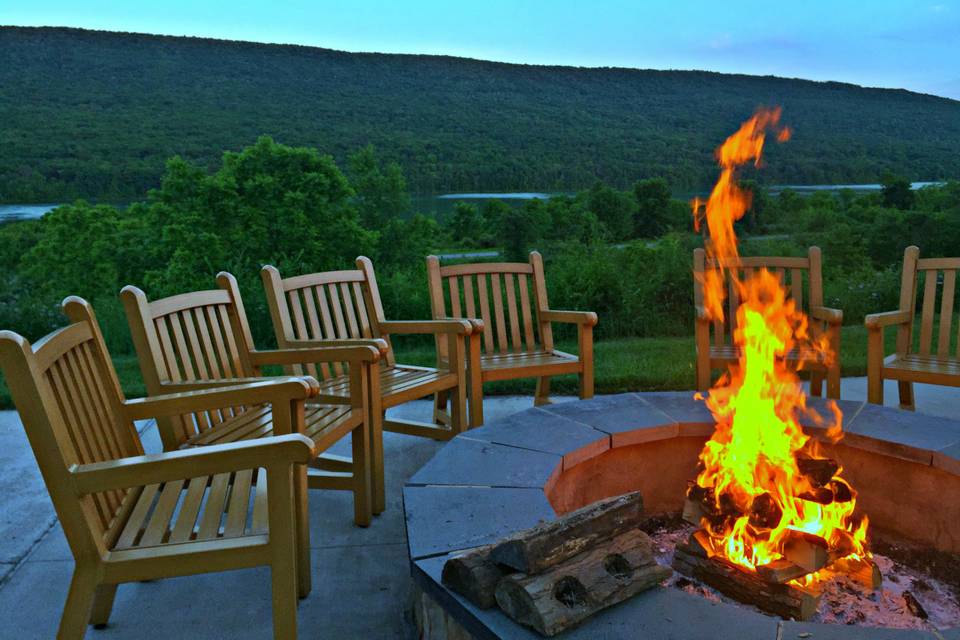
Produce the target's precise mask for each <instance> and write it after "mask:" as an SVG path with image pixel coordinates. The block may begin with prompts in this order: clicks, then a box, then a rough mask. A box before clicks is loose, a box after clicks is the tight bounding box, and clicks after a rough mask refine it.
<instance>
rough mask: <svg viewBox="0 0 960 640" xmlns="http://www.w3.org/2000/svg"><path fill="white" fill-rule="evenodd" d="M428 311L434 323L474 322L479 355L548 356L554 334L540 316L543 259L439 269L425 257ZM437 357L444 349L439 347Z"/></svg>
mask: <svg viewBox="0 0 960 640" xmlns="http://www.w3.org/2000/svg"><path fill="white" fill-rule="evenodd" d="M427 277H428V279H429V282H430V306H431V308H432V311H433V317H434V318H435V319H440V318H479V319H480V320H482V321H483V337H482V340H481V342H480V345H481V351H482V353H484V354H486V355H496V354H507V353H523V352H537V351H545V350H546V351H549V350H551V349H553V333H552V330H551V327H550V323H549V322H541V320H540V312H541V311H543V310H546V309H548V308H549V307H548V305H547V289H546V285H545V283H544V277H543V258H542V257H541V256H540V254H539V253H537V252H536V251H534V252H532V253H531V254H530V262H528V263H526V262H497V263H494V262H486V263H475V264H457V265H450V266H440V260H439V258H437V257H436V256H428V257H427ZM438 348H439V349H440V353H441V355H442V356H445V355H446V344H445V342H444V341H439V342H438Z"/></svg>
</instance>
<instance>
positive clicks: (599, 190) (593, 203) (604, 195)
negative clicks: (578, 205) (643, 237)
mask: <svg viewBox="0 0 960 640" xmlns="http://www.w3.org/2000/svg"><path fill="white" fill-rule="evenodd" d="M587 208H588V209H589V210H590V212H592V213H593V214H594V215H595V216H596V217H597V219H598V220H599V221H600V222H601V223H602V224H603V226H604V227H606V229H607V233H608V234H609V236H610V238H611V239H613V240H626V239H627V238H630V237H631V235H632V233H633V224H634V222H633V217H634V215H635V213H636V208H637V202H636V200H635V199H634V198H631V197H630V194H629V193H624V192H622V191H617V190H616V189H614V188H612V187H609V186H607V185H605V184H603V183H602V182H599V181H598V182H594V183H593V186H592V187H591V188H590V190H589V191H588V192H587Z"/></svg>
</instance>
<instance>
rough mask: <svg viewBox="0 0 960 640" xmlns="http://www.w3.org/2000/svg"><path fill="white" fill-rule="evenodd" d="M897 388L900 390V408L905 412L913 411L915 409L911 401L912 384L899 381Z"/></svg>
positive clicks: (914, 404) (912, 400)
mask: <svg viewBox="0 0 960 640" xmlns="http://www.w3.org/2000/svg"><path fill="white" fill-rule="evenodd" d="M897 386H898V387H899V388H900V408H901V409H906V410H907V411H913V410H915V409H916V408H917V407H916V403H915V402H914V399H913V383H912V382H904V381H903V380H899V381H898V382H897Z"/></svg>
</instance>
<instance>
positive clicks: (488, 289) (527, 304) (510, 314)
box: [427, 251, 597, 427]
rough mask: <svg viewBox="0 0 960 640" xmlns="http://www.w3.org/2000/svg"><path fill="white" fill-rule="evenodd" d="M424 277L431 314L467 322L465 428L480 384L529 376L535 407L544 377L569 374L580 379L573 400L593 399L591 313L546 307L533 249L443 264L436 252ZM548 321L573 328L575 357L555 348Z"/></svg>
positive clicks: (545, 389)
mask: <svg viewBox="0 0 960 640" xmlns="http://www.w3.org/2000/svg"><path fill="white" fill-rule="evenodd" d="M427 278H428V280H429V283H430V306H431V307H432V309H433V317H434V318H438V319H440V318H449V317H453V318H459V317H461V315H462V316H464V317H466V318H470V319H472V320H471V321H472V322H473V323H474V337H473V338H471V340H470V358H469V366H468V371H469V376H470V426H472V427H474V426H477V425H480V424H483V383H484V382H488V381H492V380H513V379H515V378H532V377H536V378H537V388H536V394H535V395H534V403H535V404H536V405H542V404H546V403H548V402H549V396H550V377H551V376H556V375H561V374H565V373H576V374H577V375H579V377H580V397H581V398H584V399H585V398H592V397H593V327H594V326H595V325H596V324H597V314H595V313H593V312H592V311H556V310H553V309H550V307H549V304H548V303H547V283H546V280H545V279H544V276H543V258H542V256H541V255H540V254H539V253H538V252H536V251H532V252H531V253H530V262H529V263H522V262H518V263H512V262H498V263H493V262H486V263H478V264H457V265H452V266H447V267H441V266H440V259H439V258H437V257H436V256H427ZM444 281H446V291H445V290H444ZM461 292H462V296H463V302H462V303H461ZM531 298H532V300H531ZM518 300H519V303H518ZM448 303H449V306H447V305H448ZM552 322H563V323H569V324H575V325H577V329H578V343H579V355H572V354H569V353H564V352H563V351H559V350H557V349H555V348H554V346H553V329H552V327H551V323H552ZM481 334H482V336H483V337H482V340H481V337H480V336H481ZM508 335H509V341H508V339H507V336H508ZM495 336H496V340H494V337H495ZM438 346H439V348H440V349H441V358H443V357H446V353H445V352H444V350H443V345H438Z"/></svg>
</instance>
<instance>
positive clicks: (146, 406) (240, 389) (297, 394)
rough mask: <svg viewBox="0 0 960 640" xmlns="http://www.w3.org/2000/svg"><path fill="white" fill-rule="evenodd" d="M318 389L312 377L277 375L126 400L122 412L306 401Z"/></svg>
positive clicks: (141, 414)
mask: <svg viewBox="0 0 960 640" xmlns="http://www.w3.org/2000/svg"><path fill="white" fill-rule="evenodd" d="M319 390H320V385H319V384H318V383H317V381H316V380H314V379H313V378H311V377H309V376H304V377H296V378H295V377H281V376H278V377H275V378H263V379H259V380H257V381H256V382H250V383H248V384H238V385H234V386H230V387H218V388H214V389H204V390H199V391H185V392H183V393H170V394H166V395H160V396H152V397H149V398H137V399H134V400H127V401H126V402H124V403H123V412H124V417H125V418H126V419H127V420H143V419H144V418H156V417H161V416H180V415H184V414H187V413H193V412H195V411H207V410H210V409H220V408H222V407H236V406H240V405H245V404H260V403H263V402H282V401H290V400H306V399H307V398H312V397H314V396H315V395H317V393H318V392H319Z"/></svg>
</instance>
